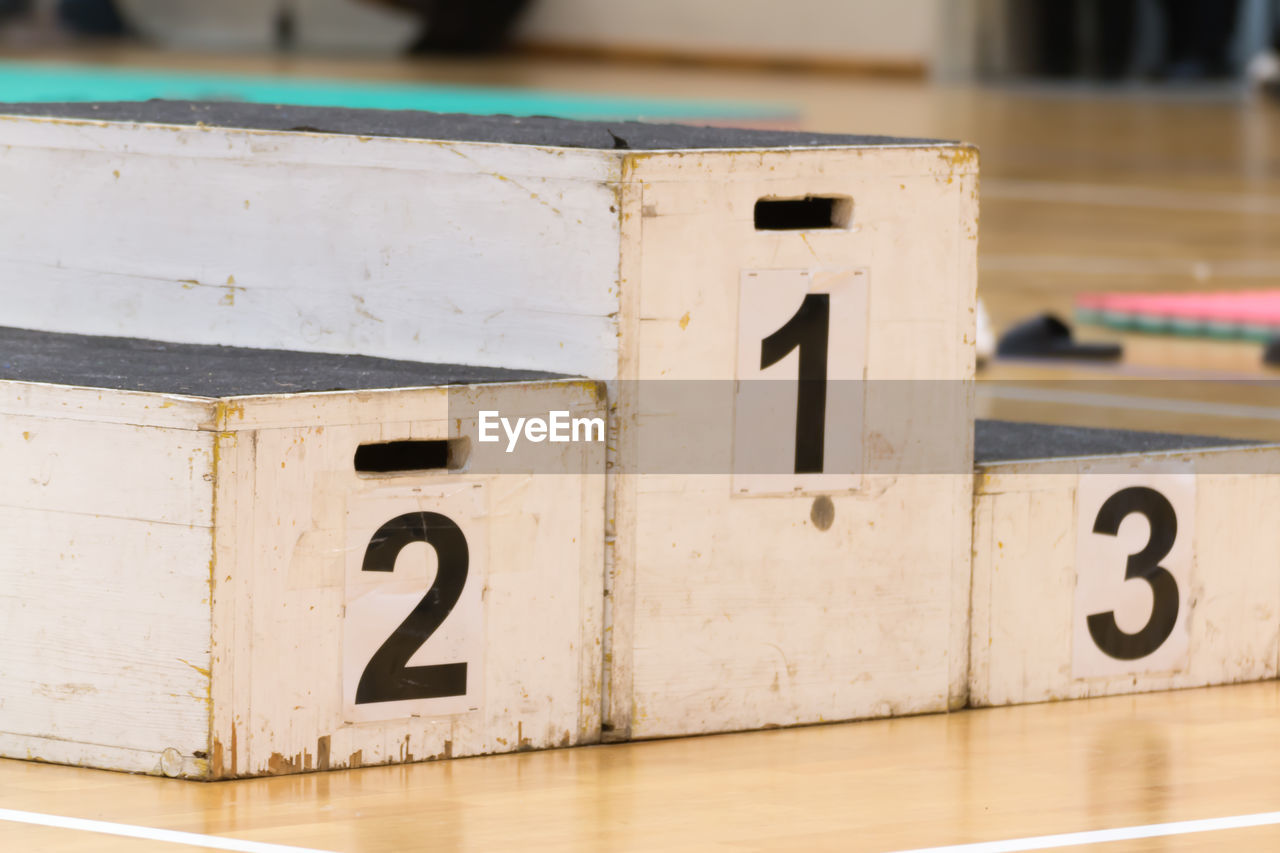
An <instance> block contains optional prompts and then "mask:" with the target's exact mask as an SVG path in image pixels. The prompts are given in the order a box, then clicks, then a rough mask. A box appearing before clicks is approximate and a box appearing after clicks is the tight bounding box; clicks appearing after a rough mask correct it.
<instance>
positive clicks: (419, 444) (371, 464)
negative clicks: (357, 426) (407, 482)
mask: <svg viewBox="0 0 1280 853" xmlns="http://www.w3.org/2000/svg"><path fill="white" fill-rule="evenodd" d="M469 449H470V444H469V442H468V439H466V438H450V439H437V440H434V441H388V442H384V443H382V444H362V445H360V446H359V447H358V448H356V458H355V464H356V471H357V472H358V473H361V474H405V473H410V472H415V473H416V472H420V471H457V470H459V469H461V468H463V467H465V466H466V464H467V454H468V450H469Z"/></svg>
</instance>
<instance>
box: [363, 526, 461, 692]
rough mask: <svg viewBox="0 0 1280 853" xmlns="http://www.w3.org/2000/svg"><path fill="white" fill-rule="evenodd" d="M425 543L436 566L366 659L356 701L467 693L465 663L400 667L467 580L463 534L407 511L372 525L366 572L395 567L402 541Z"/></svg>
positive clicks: (439, 620) (449, 608)
mask: <svg viewBox="0 0 1280 853" xmlns="http://www.w3.org/2000/svg"><path fill="white" fill-rule="evenodd" d="M413 542H426V543H427V544H429V545H430V546H431V547H432V548H435V550H436V558H437V563H438V564H439V569H438V570H437V571H436V580H435V583H433V584H431V588H430V589H429V590H427V594H426V595H424V596H423V597H422V600H421V601H419V602H418V605H417V606H416V607H414V608H413V612H412V613H410V614H409V617H408V618H407V619H405V620H404V622H402V623H400V627H399V628H396V630H395V632H394V633H393V634H392V635H391V636H390V637H388V638H387V639H386V642H384V643H383V644H382V647H381V648H379V649H378V651H377V652H376V653H375V654H374V656H373V657H372V658H370V659H369V663H368V664H367V665H366V666H365V668H364V673H363V674H362V675H361V676H360V684H359V685H358V686H357V687H356V704H357V705H365V704H369V703H373V702H398V701H400V700H403V699H438V698H440V697H442V696H463V695H465V694H466V692H467V665H466V663H444V664H435V665H433V666H406V664H408V662H409V658H411V657H413V655H414V653H415V652H416V651H418V649H420V648H422V644H423V643H425V642H426V641H427V638H428V637H430V636H431V635H432V634H434V633H435V632H436V629H438V628H439V627H440V626H441V625H442V624H443V623H444V620H445V618H446V617H448V615H449V612H450V611H452V610H453V607H454V605H455V604H457V603H458V598H459V597H461V595H462V588H463V587H464V586H465V585H466V583H467V563H468V559H469V555H468V552H467V538H466V537H465V536H464V535H463V534H462V530H461V529H460V528H459V527H458V525H456V524H454V523H453V521H452V520H451V519H449V518H446V517H445V516H443V515H440V514H439V513H435V512H411V513H408V514H407V515H402V516H399V517H398V518H393V519H391V520H390V521H388V522H387V523H386V524H384V525H382V526H381V527H379V528H378V532H377V533H375V534H373V538H372V539H371V540H370V541H369V547H368V548H367V549H366V550H365V552H364V565H363V566H362V567H361V568H362V569H363V570H364V571H366V572H391V571H395V567H396V557H398V556H399V555H400V552H401V551H402V550H404V548H405V546H406V545H409V544H411V543H413Z"/></svg>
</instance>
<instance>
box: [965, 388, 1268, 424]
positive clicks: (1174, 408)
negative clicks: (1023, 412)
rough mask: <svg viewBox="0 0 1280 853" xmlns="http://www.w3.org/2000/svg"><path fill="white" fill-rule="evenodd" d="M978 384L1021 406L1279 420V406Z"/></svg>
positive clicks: (983, 393) (991, 395)
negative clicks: (1083, 407)
mask: <svg viewBox="0 0 1280 853" xmlns="http://www.w3.org/2000/svg"><path fill="white" fill-rule="evenodd" d="M984 385H985V383H979V384H978V397H979V398H983V399H989V400H990V399H995V400H1016V401H1018V402H1022V403H1060V404H1062V405H1069V406H1087V407H1089V408H1098V409H1132V410H1140V411H1147V412H1171V413H1175V414H1181V415H1211V416H1213V417H1219V418H1245V419H1249V420H1255V419H1256V420H1260V421H1276V420H1280V407H1276V406H1251V405H1249V404H1247V403H1208V402H1203V401H1197V400H1171V399H1168V398H1162V397H1140V396H1136V395H1133V396H1131V395H1128V394H1102V393H1094V392H1090V391H1059V390H1056V389H1052V388H1022V387H999V388H993V387H990V386H986V387H984Z"/></svg>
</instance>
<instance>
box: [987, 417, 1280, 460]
mask: <svg viewBox="0 0 1280 853" xmlns="http://www.w3.org/2000/svg"><path fill="white" fill-rule="evenodd" d="M974 437H975V447H974V451H975V452H974V455H975V461H976V462H977V464H978V465H992V464H996V463H1000V462H1024V461H1029V460H1032V459H1069V458H1072V457H1079V456H1118V455H1121V454H1129V453H1167V452H1176V451H1179V450H1203V449H1206V448H1213V447H1250V446H1253V447H1256V446H1260V445H1263V444H1266V443H1267V442H1263V441H1248V440H1241V439H1234V438H1211V437H1208V436H1202V435H1174V434H1167V433H1162V432H1135V431H1132V430H1122V429H1094V428H1091V427H1070V426H1052V425H1049V424H1029V423H1015V422H1013V421H978V422H977V424H975V426H974Z"/></svg>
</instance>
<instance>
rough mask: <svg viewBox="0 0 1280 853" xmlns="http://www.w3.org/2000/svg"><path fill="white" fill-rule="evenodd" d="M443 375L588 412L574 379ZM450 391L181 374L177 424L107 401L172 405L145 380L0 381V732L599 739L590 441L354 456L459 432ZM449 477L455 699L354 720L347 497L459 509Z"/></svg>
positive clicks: (270, 756)
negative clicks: (246, 393) (446, 461)
mask: <svg viewBox="0 0 1280 853" xmlns="http://www.w3.org/2000/svg"><path fill="white" fill-rule="evenodd" d="M454 394H455V397H454V399H455V400H462V401H467V402H468V405H467V408H468V409H470V408H472V407H480V406H483V407H486V408H499V409H504V410H508V411H513V412H523V411H529V410H531V409H535V408H541V409H542V410H544V411H545V410H547V409H548V408H556V409H564V410H568V411H571V412H573V413H574V414H575V415H578V416H584V417H599V416H602V415H603V408H602V407H603V402H602V400H600V399H599V394H600V391H599V389H598V387H597V386H596V385H595V384H594V383H590V382H576V381H575V382H533V383H516V384H501V385H490V386H476V387H475V388H473V389H469V390H465V391H455V392H454ZM447 396H448V392H446V390H445V389H443V388H436V389H405V390H395V391H372V392H334V393H325V394H299V395H291V396H277V397H246V398H235V399H228V400H222V401H214V400H196V399H193V398H180V402H178V403H177V404H176V405H175V406H174V408H179V409H183V410H184V411H185V415H184V416H185V417H187V418H188V421H189V422H188V423H187V424H186V425H185V426H173V425H164V426H155V425H150V426H144V425H135V424H129V423H120V422H118V421H121V420H123V421H128V420H135V421H137V422H139V423H145V422H146V421H147V420H148V419H149V418H152V417H153V416H154V415H155V413H157V412H162V413H165V414H164V419H165V420H172V419H173V418H175V417H177V416H176V415H173V414H169V409H168V408H165V407H164V403H166V402H168V401H167V400H166V398H164V397H163V396H162V395H149V394H140V393H132V392H115V391H106V390H101V389H93V390H91V389H78V388H62V389H60V388H58V387H57V386H49V385H32V384H29V383H20V382H0V496H3V497H2V498H0V647H3V648H4V649H5V654H4V655H2V656H0V688H2V689H0V755H4V756H10V757H17V758H34V759H40V760H45V761H56V762H66V763H73V764H79V765H82V766H90V767H103V768H110V769H120V770H130V771H136V772H145V773H166V774H168V775H182V776H188V777H192V778H206V779H209V778H226V777H229V776H247V775H263V774H277V773H285V772H294V771H300V770H307V769H319V768H324V767H333V768H337V767H347V766H360V765H362V764H378V763H393V762H402V761H410V760H421V759H426V758H431V757H441V756H460V755H475V754H480V753H489V752H505V751H513V750H516V749H521V748H541V747H549V746H561V745H570V744H579V743H590V742H594V741H596V740H598V739H599V736H600V696H601V667H602V663H601V655H602V651H601V645H602V636H601V632H602V609H603V574H602V566H603V560H604V554H603V547H604V546H603V536H604V520H603V507H604V502H605V498H604V493H605V484H604V473H603V472H604V452H605V451H604V447H603V445H601V444H599V443H578V444H563V445H541V446H540V447H541V452H543V453H545V454H552V458H551V462H552V463H553V464H552V466H551V470H554V471H559V472H561V473H550V472H548V473H542V474H539V473H532V474H531V473H520V472H519V471H516V472H515V473H493V471H492V469H483V470H482V469H476V470H471V471H468V470H465V469H464V470H460V471H446V470H440V471H430V472H411V473H404V474H396V475H359V474H357V472H356V471H355V470H354V464H353V457H354V453H355V450H356V448H357V446H358V445H359V444H361V443H365V442H381V441H392V440H401V439H410V438H413V439H427V440H430V439H436V438H446V437H449V436H450V430H451V429H452V430H454V434H457V430H459V429H461V430H463V431H464V434H471V435H474V431H475V424H474V419H468V418H467V417H466V416H465V415H463V416H456V415H459V413H458V411H457V409H456V408H455V409H454V410H453V414H454V415H455V416H456V417H452V418H451V417H450V407H449V405H448V403H449V400H448V399H447ZM59 398H62V400H63V403H64V404H65V405H64V406H60V405H59V404H58V400H59ZM90 400H92V401H96V402H95V403H94V405H90ZM290 409H292V410H293V412H294V416H293V418H292V421H293V423H292V424H291V423H290V417H289V411H290ZM63 410H65V411H66V412H67V413H68V414H69V416H68V417H63V415H62V411H63ZM95 411H96V412H100V413H102V414H103V415H104V418H103V420H95V418H94V413H95ZM539 470H544V469H541V468H540V469H539ZM415 489H416V490H418V491H417V492H414V490H415ZM459 490H462V491H465V492H467V493H469V494H471V495H473V496H474V497H472V498H469V499H468V500H467V502H466V506H467V507H469V508H470V513H469V518H467V519H466V520H465V529H466V531H467V536H468V540H469V542H471V543H472V544H473V545H474V553H475V554H476V555H477V558H478V561H479V564H480V570H479V571H477V573H476V575H475V579H476V581H477V586H475V587H474V588H473V589H472V590H471V591H470V592H469V593H468V595H469V600H470V602H471V605H470V606H471V607H472V608H473V611H474V609H475V608H479V609H480V611H481V612H479V613H476V612H472V613H471V614H470V615H469V616H468V615H467V614H466V612H465V610H464V611H463V612H462V613H460V614H459V616H460V621H459V622H458V623H457V624H456V625H450V624H449V623H448V622H446V626H445V627H446V628H447V630H446V629H442V631H443V633H442V634H441V637H442V638H443V639H444V641H446V642H448V641H449V636H450V634H449V632H450V631H461V635H462V637H463V639H462V643H463V645H464V646H466V647H468V648H470V649H472V652H471V654H475V655H477V656H478V657H477V664H478V665H477V667H476V674H477V677H478V678H480V679H482V682H483V683H482V684H479V685H478V689H477V691H476V692H475V695H474V697H472V696H470V695H469V696H468V699H471V698H474V699H475V702H474V703H471V704H469V705H468V707H467V708H465V709H462V712H461V713H459V710H458V709H444V710H442V709H440V708H438V707H432V706H418V705H415V706H413V707H409V708H398V709H394V710H397V711H402V712H403V713H397V714H382V715H380V719H377V720H374V721H366V722H360V721H354V720H351V719H350V715H349V714H346V713H344V695H343V673H344V658H343V637H344V602H345V591H346V567H347V562H348V561H347V554H348V552H349V550H350V549H351V548H352V545H351V543H350V541H349V535H350V531H349V526H348V509H349V508H352V511H353V512H354V515H353V516H352V517H353V518H360V517H361V513H366V512H368V513H372V512H374V511H375V510H378V509H384V510H385V509H386V504H385V503H384V502H385V501H386V500H390V499H394V500H400V501H407V502H410V503H412V504H413V505H414V506H419V507H424V508H426V507H433V506H434V507H437V508H439V509H440V510H441V511H444V512H447V513H452V514H454V515H459V516H460V515H463V514H464V513H462V512H461V509H460V506H461V505H460V504H459V503H458V499H457V498H456V497H451V496H456V494H457V493H458V492H459ZM406 492H411V493H414V496H413V497H411V498H406V497H404V493H406ZM397 495H398V497H397ZM394 574H397V573H392V575H388V576H387V577H388V579H391V580H392V581H393V582H395V581H396V580H399V581H403V580H404V578H403V577H402V578H399V579H396V578H394ZM418 580H420V581H422V582H423V583H426V578H425V575H424V576H422V577H420V578H418ZM428 585H429V584H428ZM211 591H212V597H211V595H210V593H211ZM425 591H426V590H425V586H423V587H422V588H421V589H419V590H418V591H417V596H418V597H419V598H420V597H421V596H422V595H423V593H425ZM386 618H388V619H390V620H392V621H395V620H396V617H395V615H394V614H390V615H388V616H387V617H386ZM392 627H394V626H392ZM477 628H478V629H479V630H480V631H481V632H482V633H481V634H480V635H479V636H476V635H475V631H476V630H477ZM388 632H389V629H388ZM476 649H479V650H480V651H478V652H477V651H475V650H476ZM422 652H423V654H424V655H430V654H431V652H432V650H431V649H430V648H427V647H426V646H424V648H423V650H422ZM416 662H417V659H416V658H415V659H413V660H411V663H416ZM469 693H470V691H469ZM473 706H474V708H475V709H474V710H471V708H472V707H473Z"/></svg>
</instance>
